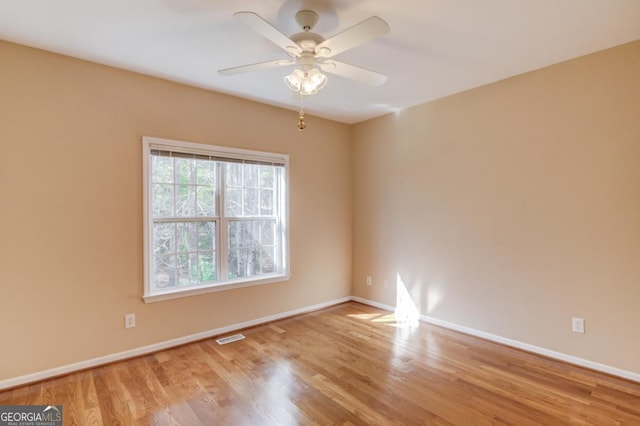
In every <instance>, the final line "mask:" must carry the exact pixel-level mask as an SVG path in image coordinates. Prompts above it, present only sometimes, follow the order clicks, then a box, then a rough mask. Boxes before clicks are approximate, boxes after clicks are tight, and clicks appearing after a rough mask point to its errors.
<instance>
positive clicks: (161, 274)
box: [152, 255, 176, 289]
mask: <svg viewBox="0 0 640 426" xmlns="http://www.w3.org/2000/svg"><path fill="white" fill-rule="evenodd" d="M175 265H176V257H175V256H174V255H159V256H154V262H153V277H152V281H153V286H154V287H155V288H156V289H165V288H172V287H175V286H176V266H175Z"/></svg>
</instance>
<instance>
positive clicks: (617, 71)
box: [0, 42, 640, 380]
mask: <svg viewBox="0 0 640 426" xmlns="http://www.w3.org/2000/svg"><path fill="white" fill-rule="evenodd" d="M638 75H640V42H636V43H632V44H628V45H625V46H621V47H618V48H614V49H610V50H607V51H603V52H599V53H596V54H594V55H590V56H586V57H583V58H579V59H577V60H573V61H570V62H566V63H563V64H559V65H556V66H553V67H549V68H546V69H543V70H539V71H536V72H532V73H529V74H525V75H521V76H518V77H515V78H512V79H508V80H505V81H501V82H498V83H496V84H492V85H489V86H485V87H482V88H479V89H475V90H472V91H469V92H465V93H461V94H458V95H455V96H451V97H448V98H445V99H441V100H438V101H435V102H431V103H428V104H424V105H421V106H417V107H414V108H410V109H407V110H405V111H403V112H401V113H398V114H393V115H388V116H385V117H381V118H379V119H375V120H371V121H368V122H365V123H361V124H358V125H355V126H352V127H350V126H346V125H342V124H338V123H334V122H331V121H326V120H321V119H317V118H313V117H311V118H309V119H308V128H307V130H306V131H305V132H304V133H303V134H300V133H299V132H298V131H297V129H296V128H295V123H296V119H297V117H296V115H295V113H294V112H290V111H284V110H281V109H277V108H272V107H268V106H264V105H259V104H256V103H253V102H248V101H244V100H241V99H238V98H233V97H229V96H225V95H221V94H216V93H212V92H208V91H204V90H201V89H196V88H192V87H188V86H183V85H180V84H175V83H171V82H167V81H164V80H161V79H155V78H151V77H147V76H142V75H139V74H135V73H130V72H126V71H122V70H117V69H113V68H109V67H104V66H101V65H96V64H92V63H88V62H84V61H79V60H75V59H71V58H67V57H63V56H60V55H56V54H52V53H47V52H43V51H39V50H34V49H30V48H26V47H22V46H18V45H15V44H11V43H5V42H0V94H2V101H1V102H0V273H1V274H2V275H1V278H0V289H1V290H2V292H1V294H0V312H1V315H2V322H0V339H2V342H3V344H2V347H3V350H2V355H1V356H0V357H1V358H0V380H3V379H7V378H14V377H17V376H20V375H24V374H29V373H33V372H39V371H42V370H46V369H49V368H55V367H59V366H63V365H67V364H70V363H74V362H78V361H84V360H88V359H92V358H95V357H99V356H103V355H108V354H112V353H115V352H120V351H125V350H127V349H133V348H137V347H141V346H145V345H149V344H153V343H157V342H162V341H166V340H169V339H173V338H177V337H182V336H185V335H190V334H193V333H198V332H201V331H206V330H210V329H214V328H218V327H222V326H226V325H230V324H235V323H238V322H242V321H247V320H251V319H255V318H259V317H262V316H266V315H271V314H276V313H280V312H284V311H288V310H292V309H296V308H301V307H305V306H309V305H313V304H316V303H321V302H324V301H329V300H333V299H337V298H340V297H344V296H347V295H349V294H351V293H352V292H353V294H355V295H357V296H361V297H365V298H368V299H372V300H376V301H379V302H383V303H387V304H395V295H396V289H395V286H396V285H397V283H398V281H399V279H400V280H401V281H402V282H403V283H404V285H405V286H406V287H407V289H408V290H409V292H410V293H411V295H412V298H413V300H414V302H415V303H416V304H417V305H418V306H419V308H420V310H421V312H422V313H423V314H426V315H430V316H433V317H435V318H439V319H442V320H446V321H450V322H453V323H456V324H459V325H463V326H468V327H472V328H475V329H478V330H482V331H486V332H490V333H494V334H497V335H500V336H504V337H507V338H511V339H516V340H520V341H523V342H526V343H530V344H534V345H538V346H541V347H544V348H547V349H551V350H555V351H559V352H563V353H566V354H570V355H575V356H579V357H582V358H586V359H589V360H592V361H596V362H601V363H605V364H608V365H611V366H615V367H618V368H622V369H626V370H629V371H634V372H640V340H638V339H636V338H635V336H636V334H637V333H636V330H635V326H636V325H637V324H640V310H638V309H637V305H638V300H640V283H639V282H638V277H640V219H639V218H640V166H639V164H640V120H639V119H638V117H640V79H639V78H638ZM143 135H149V136H157V137H164V138H173V139H180V140H187V141H193V142H201V143H211V144H217V145H226V146H233V147H240V148H248V149H258V150H265V151H273V152H284V153H287V154H289V155H290V156H291V252H292V274H293V278H292V279H291V280H290V281H288V282H284V283H278V284H273V285H266V286H259V287H251V288H244V289H237V290H232V291H226V292H220V293H212V294H208V295H202V296H194V297H188V298H183V299H177V300H172V301H165V302H158V303H152V304H144V303H143V302H142V301H141V296H142V212H141V209H142V205H141V203H142V201H141V192H142V189H141V143H140V139H141V137H142V136H143ZM352 180H353V187H351V186H350V182H351V181H352ZM352 208H353V211H352ZM352 219H353V220H352ZM352 228H353V229H352ZM352 235H353V262H352ZM352 265H353V266H352ZM366 275H371V276H372V277H373V285H372V286H371V287H368V286H366V285H365V283H364V281H365V276H366ZM385 280H386V281H388V286H387V288H385V286H384V281H385ZM352 281H353V288H351V282H352ZM130 312H134V313H136V314H137V320H138V327H137V328H135V329H132V330H124V329H123V315H124V314H125V313H130ZM572 316H580V317H584V318H585V319H586V327H587V333H586V334H585V335H577V334H573V333H571V332H570V319H571V317H572Z"/></svg>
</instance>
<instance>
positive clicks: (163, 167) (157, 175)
mask: <svg viewBox="0 0 640 426" xmlns="http://www.w3.org/2000/svg"><path fill="white" fill-rule="evenodd" d="M151 182H153V183H173V159H172V158H171V157H160V156H157V155H153V156H152V157H151Z"/></svg>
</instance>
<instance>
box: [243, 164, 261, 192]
mask: <svg viewBox="0 0 640 426" xmlns="http://www.w3.org/2000/svg"><path fill="white" fill-rule="evenodd" d="M242 172H243V178H244V179H243V182H242V184H243V186H245V187H247V186H254V187H257V186H259V180H258V179H259V172H260V166H258V165H257V164H244V166H243V168H242Z"/></svg>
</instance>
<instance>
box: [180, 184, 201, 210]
mask: <svg viewBox="0 0 640 426" xmlns="http://www.w3.org/2000/svg"><path fill="white" fill-rule="evenodd" d="M176 191H177V192H176V217H195V216H196V187H195V186H193V185H178V186H176Z"/></svg>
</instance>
